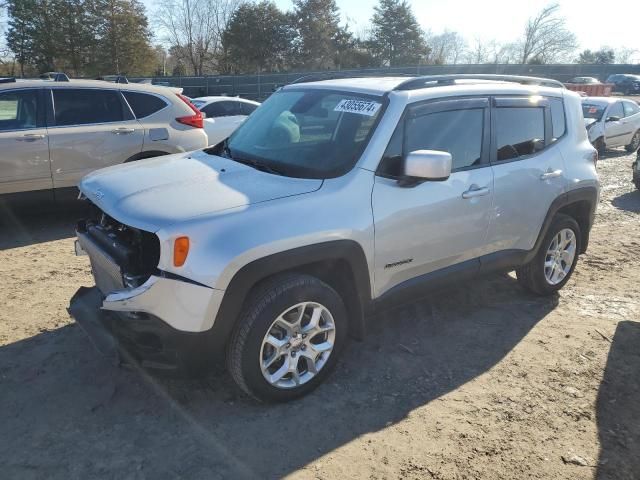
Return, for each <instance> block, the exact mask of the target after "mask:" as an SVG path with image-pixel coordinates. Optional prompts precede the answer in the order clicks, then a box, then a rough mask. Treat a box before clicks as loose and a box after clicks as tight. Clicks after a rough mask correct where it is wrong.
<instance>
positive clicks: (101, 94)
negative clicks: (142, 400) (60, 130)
mask: <svg viewBox="0 0 640 480" xmlns="http://www.w3.org/2000/svg"><path fill="white" fill-rule="evenodd" d="M53 107H54V112H55V123H56V125H58V126H65V125H88V124H92V123H110V122H121V121H123V120H129V119H130V116H131V113H128V115H127V113H125V109H124V104H123V102H122V99H121V98H120V94H119V92H117V91H116V90H98V89H79V88H78V89H76V88H59V89H57V88H54V89H53Z"/></svg>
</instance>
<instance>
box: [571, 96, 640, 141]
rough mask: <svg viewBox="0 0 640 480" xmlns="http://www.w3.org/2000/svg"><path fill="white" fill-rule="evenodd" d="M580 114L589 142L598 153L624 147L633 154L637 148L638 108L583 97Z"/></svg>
mask: <svg viewBox="0 0 640 480" xmlns="http://www.w3.org/2000/svg"><path fill="white" fill-rule="evenodd" d="M582 113H583V115H584V123H585V127H587V132H588V134H589V141H590V142H591V144H592V145H593V146H594V147H596V149H597V150H598V152H599V153H602V152H604V151H605V149H607V148H614V147H624V148H625V149H626V150H627V151H628V152H633V151H635V150H637V149H638V147H639V146H640V106H638V104H637V103H635V102H633V101H631V100H624V99H618V98H614V97H585V98H583V99H582Z"/></svg>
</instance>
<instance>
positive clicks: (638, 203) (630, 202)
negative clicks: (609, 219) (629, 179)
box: [611, 189, 640, 213]
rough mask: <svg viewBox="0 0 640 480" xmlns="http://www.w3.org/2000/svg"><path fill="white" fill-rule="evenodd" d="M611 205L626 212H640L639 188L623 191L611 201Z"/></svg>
mask: <svg viewBox="0 0 640 480" xmlns="http://www.w3.org/2000/svg"><path fill="white" fill-rule="evenodd" d="M611 203H612V205H613V206H614V207H616V208H619V209H620V210H626V211H627V212H632V213H640V190H635V189H634V190H633V191H632V192H627V193H624V194H622V195H620V196H618V197H616V198H614V199H613V200H612V201H611Z"/></svg>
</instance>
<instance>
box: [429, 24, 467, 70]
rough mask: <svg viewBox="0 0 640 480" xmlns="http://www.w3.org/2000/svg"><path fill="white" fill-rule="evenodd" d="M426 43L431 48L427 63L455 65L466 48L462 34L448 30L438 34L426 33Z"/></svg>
mask: <svg viewBox="0 0 640 480" xmlns="http://www.w3.org/2000/svg"><path fill="white" fill-rule="evenodd" d="M427 45H429V48H431V53H430V54H429V63H434V64H436V65H445V64H448V65H455V64H456V63H458V62H459V61H460V60H461V59H462V55H463V54H464V52H465V51H466V49H467V42H466V41H465V39H464V38H463V37H462V35H460V34H459V33H458V32H452V31H450V30H445V31H444V32H443V33H441V34H439V35H432V34H427Z"/></svg>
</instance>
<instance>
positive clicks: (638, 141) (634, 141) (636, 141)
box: [624, 130, 640, 153]
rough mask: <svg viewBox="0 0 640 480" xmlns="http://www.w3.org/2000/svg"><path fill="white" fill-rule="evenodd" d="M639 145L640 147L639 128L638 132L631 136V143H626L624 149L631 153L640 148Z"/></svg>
mask: <svg viewBox="0 0 640 480" xmlns="http://www.w3.org/2000/svg"><path fill="white" fill-rule="evenodd" d="M638 147H640V130H638V131H637V132H636V133H634V134H633V138H631V143H629V145H625V147H624V149H625V150H626V151H627V152H629V153H631V152H635V151H636V150H638Z"/></svg>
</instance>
